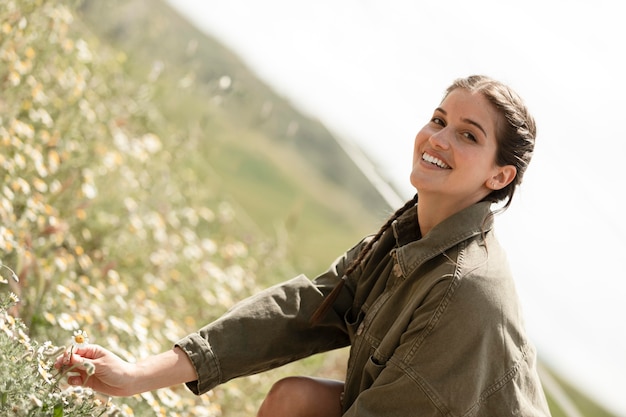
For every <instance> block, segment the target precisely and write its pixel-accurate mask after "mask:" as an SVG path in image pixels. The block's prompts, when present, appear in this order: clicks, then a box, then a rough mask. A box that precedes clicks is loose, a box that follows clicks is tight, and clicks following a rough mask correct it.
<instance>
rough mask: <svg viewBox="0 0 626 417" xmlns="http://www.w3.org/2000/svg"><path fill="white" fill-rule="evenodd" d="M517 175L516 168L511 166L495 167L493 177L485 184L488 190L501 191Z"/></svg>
mask: <svg viewBox="0 0 626 417" xmlns="http://www.w3.org/2000/svg"><path fill="white" fill-rule="evenodd" d="M516 175H517V168H515V167H514V166H513V165H505V166H503V167H496V173H495V175H493V176H491V177H489V178H488V179H487V182H486V184H485V185H486V186H487V188H489V189H490V190H501V189H503V188H504V187H506V186H507V185H509V184H510V183H511V181H513V180H514V179H515V176H516Z"/></svg>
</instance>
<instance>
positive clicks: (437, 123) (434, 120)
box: [430, 117, 446, 126]
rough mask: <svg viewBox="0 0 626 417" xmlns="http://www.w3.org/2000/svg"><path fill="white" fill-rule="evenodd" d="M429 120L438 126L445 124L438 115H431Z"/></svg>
mask: <svg viewBox="0 0 626 417" xmlns="http://www.w3.org/2000/svg"><path fill="white" fill-rule="evenodd" d="M430 121H431V122H432V123H434V124H436V125H439V126H445V125H446V124H445V123H444V121H443V120H441V119H440V118H439V117H433V118H432V119H431V120H430Z"/></svg>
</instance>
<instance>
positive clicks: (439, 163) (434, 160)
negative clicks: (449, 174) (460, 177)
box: [422, 152, 451, 169]
mask: <svg viewBox="0 0 626 417" xmlns="http://www.w3.org/2000/svg"><path fill="white" fill-rule="evenodd" d="M422 160H424V161H426V162H428V163H429V164H433V165H436V166H438V167H439V168H442V169H450V168H451V167H450V165H448V164H446V163H445V162H443V161H442V160H441V159H439V158H435V157H434V156H432V155H429V154H427V153H426V152H424V153H423V154H422Z"/></svg>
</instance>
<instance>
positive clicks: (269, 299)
mask: <svg viewBox="0 0 626 417" xmlns="http://www.w3.org/2000/svg"><path fill="white" fill-rule="evenodd" d="M489 213H490V204H489V203H478V204H475V205H474V206H471V207H469V208H467V209H465V210H463V211H461V212H459V213H457V214H455V215H453V216H451V217H450V218H448V219H446V220H445V221H443V222H442V223H440V224H439V225H437V226H436V227H435V228H433V229H432V230H431V231H430V232H429V233H428V234H427V235H426V236H424V237H423V238H421V237H420V234H419V226H418V222H417V210H409V211H408V212H406V213H405V214H403V215H402V216H401V217H400V218H399V219H398V220H396V221H395V222H394V223H393V225H392V227H391V228H390V229H389V230H388V231H387V232H386V233H385V234H384V235H383V236H382V237H381V239H380V240H379V242H377V244H376V245H375V246H374V248H373V250H372V252H371V254H370V256H369V257H368V258H367V259H366V261H365V262H364V263H363V265H362V267H360V268H359V269H357V271H355V272H354V273H352V274H351V275H350V276H349V277H347V281H346V285H345V287H344V289H343V290H342V292H341V294H340V296H339V298H338V299H337V301H336V302H335V303H334V305H333V308H332V309H331V310H330V311H329V313H328V314H327V315H326V317H325V318H324V319H323V320H322V321H321V322H320V323H319V324H318V325H315V326H313V325H311V324H310V317H311V315H312V314H313V312H314V311H315V310H316V308H317V307H318V306H319V304H320V303H321V301H322V299H323V298H324V296H325V295H327V294H328V293H329V292H330V291H331V290H332V288H333V287H334V286H335V285H336V284H337V282H338V281H339V280H340V279H341V277H342V276H343V271H344V270H345V268H346V267H347V265H348V264H349V263H350V261H351V260H352V259H354V257H355V256H356V255H357V254H358V252H359V250H360V248H361V247H362V245H364V244H365V243H366V242H367V239H365V240H363V241H362V242H360V243H359V244H358V245H356V246H355V247H354V248H352V249H351V250H350V251H348V252H347V253H346V254H345V255H343V256H342V257H340V258H339V259H338V260H337V261H336V262H335V263H334V264H333V265H332V267H331V268H330V269H329V270H328V271H327V272H326V273H324V274H322V275H320V276H319V277H317V278H316V279H315V280H314V281H311V280H309V279H308V278H306V277H304V276H299V277H296V278H294V279H292V280H290V281H287V282H285V283H283V284H280V285H277V286H274V287H272V288H269V289H267V290H266V291H264V292H262V293H260V294H258V295H256V296H253V297H251V298H249V299H247V300H244V301H243V302H241V303H239V304H237V305H235V306H234V307H233V308H232V309H231V310H230V311H229V312H227V313H226V314H225V315H224V316H223V317H221V318H220V319H218V320H217V321H215V322H213V323H211V324H208V325H207V326H205V327H203V328H202V329H200V330H199V331H198V332H197V333H193V334H190V335H188V336H187V337H185V338H183V339H182V340H180V341H179V342H178V343H177V346H179V347H181V348H182V349H183V350H184V351H185V352H186V353H187V355H189V358H190V360H191V361H192V363H193V365H194V367H195V369H196V371H197V374H198V380H197V381H194V382H191V383H189V384H187V385H188V387H189V388H190V389H191V390H192V391H193V392H194V393H196V394H200V393H204V392H206V391H208V390H210V389H212V388H213V387H215V386H216V385H218V384H220V383H223V382H225V381H228V380H230V379H232V378H235V377H239V376H243V375H250V374H254V373H258V372H261V371H264V370H268V369H271V368H275V367H277V366H280V365H282V364H285V363H288V362H291V361H294V360H297V359H300V358H303V357H306V356H309V355H312V354H315V353H319V352H324V351H327V350H330V349H335V348H339V347H343V346H347V345H350V346H351V348H350V358H349V362H348V370H347V376H346V384H345V392H344V396H343V410H344V416H358V417H374V416H376V417H382V416H407V417H408V416H418V417H430V416H433V417H434V416H450V417H451V416H481V417H482V416H498V417H503V416H537V417H539V416H549V415H550V412H549V410H548V406H547V403H546V400H545V397H544V394H543V390H542V387H541V383H540V381H539V378H538V376H537V372H536V354H535V350H534V347H533V346H532V344H531V343H530V342H529V341H528V339H527V337H526V333H525V330H524V325H523V319H522V316H521V313H520V306H519V301H518V298H517V295H516V292H515V287H514V283H513V280H512V277H511V273H510V271H509V269H508V267H507V261H506V257H505V254H504V252H503V251H502V249H501V247H500V245H499V244H498V242H497V241H496V239H495V237H494V235H493V232H492V231H491V227H492V221H491V217H490V216H488V214H489ZM485 219H486V220H485Z"/></svg>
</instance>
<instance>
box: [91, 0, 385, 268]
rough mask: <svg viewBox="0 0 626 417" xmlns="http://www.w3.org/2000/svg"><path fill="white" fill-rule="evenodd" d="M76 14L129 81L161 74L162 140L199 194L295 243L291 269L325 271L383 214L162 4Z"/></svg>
mask: <svg viewBox="0 0 626 417" xmlns="http://www.w3.org/2000/svg"><path fill="white" fill-rule="evenodd" d="M80 11H81V13H82V15H83V16H84V19H85V21H86V22H88V26H89V28H90V30H92V31H93V32H94V34H96V35H97V36H98V37H100V38H101V40H102V41H104V42H110V43H111V44H112V45H113V46H114V47H115V48H119V49H120V50H122V51H125V53H126V54H127V55H128V59H127V61H126V64H125V67H126V69H127V70H128V71H129V72H130V73H132V74H133V75H134V76H135V77H137V78H138V79H142V78H143V79H147V78H148V77H150V74H152V75H153V76H155V75H154V74H155V72H156V71H159V74H158V80H157V81H156V83H155V85H156V86H157V87H156V88H155V90H154V92H153V94H154V95H153V97H152V100H153V101H155V102H158V103H160V104H159V110H160V112H161V114H162V115H163V117H165V118H167V119H168V120H170V121H174V125H175V126H176V127H175V128H174V129H175V130H172V131H170V132H169V133H168V135H167V136H166V137H167V138H168V140H173V141H177V142H178V143H179V144H180V146H181V148H182V149H189V150H190V152H194V153H196V157H195V158H190V159H192V160H193V161H192V163H193V164H194V169H199V170H200V172H202V171H208V172H210V174H208V173H207V183H206V187H207V189H212V190H213V191H214V192H224V193H226V194H228V195H231V196H232V198H233V200H234V201H236V205H237V206H238V207H240V208H241V210H242V212H243V213H245V215H246V216H248V217H249V218H250V220H251V222H252V223H253V224H254V225H255V226H256V227H258V228H260V229H261V230H262V231H263V232H264V233H268V234H270V235H272V234H276V233H278V234H280V235H281V236H287V237H288V239H289V241H290V242H293V243H294V245H296V242H297V246H299V247H293V246H290V248H291V249H292V251H291V252H290V253H291V254H292V255H293V257H294V259H293V261H294V263H295V265H296V266H297V267H301V268H304V269H305V270H306V271H307V272H317V271H319V269H318V268H319V267H318V266H315V267H314V266H313V264H317V265H319V262H325V263H328V262H329V260H331V259H334V256H336V254H338V253H341V252H342V251H343V250H345V249H347V247H348V246H347V245H351V244H353V243H354V241H355V238H356V237H357V236H361V235H363V234H365V233H371V232H373V231H375V228H376V227H377V226H378V224H379V223H380V220H381V219H383V218H385V217H386V216H387V215H388V214H389V213H390V210H391V209H390V207H389V206H388V204H387V203H386V202H385V200H384V199H383V198H382V197H381V196H380V194H379V193H378V192H377V191H376V190H375V189H374V188H373V187H372V186H371V184H370V182H369V181H368V180H367V178H366V177H365V176H364V175H363V174H362V173H361V172H360V170H359V169H358V168H357V167H356V166H355V164H354V163H353V162H352V160H351V159H350V157H349V156H348V155H346V153H345V151H344V150H343V149H342V147H341V146H339V144H338V143H337V140H336V139H335V138H334V137H333V135H332V134H331V133H330V132H329V131H328V130H327V129H326V128H325V127H324V126H323V125H322V124H321V123H320V122H319V121H317V120H315V119H313V118H310V117H307V116H305V115H303V114H301V113H300V112H298V111H297V110H296V109H294V108H293V106H291V105H290V103H289V102H288V101H286V100H285V99H284V98H282V97H279V96H277V95H276V94H275V93H274V92H273V91H272V90H271V89H270V88H269V87H268V86H267V85H265V84H264V83H262V82H261V81H259V80H258V78H257V77H255V76H254V74H252V73H251V72H250V70H249V69H248V68H246V67H245V66H244V65H243V64H242V62H241V61H240V60H239V59H238V58H237V57H236V56H234V55H233V54H232V53H231V52H230V51H228V50H227V49H226V48H224V47H223V46H222V45H220V44H219V43H218V42H216V41H215V40H214V39H211V38H209V37H207V36H205V35H204V34H202V33H201V32H199V31H197V30H196V29H195V28H193V27H192V26H190V25H188V24H187V22H186V21H185V20H183V19H182V18H181V17H180V16H178V15H177V14H175V13H174V12H173V11H171V10H170V9H169V8H168V7H167V5H165V4H163V3H161V2H146V1H141V0H134V1H128V2H124V1H117V2H116V1H107V2H100V1H85V2H83V4H82V7H81V9H80ZM168 85H177V86H178V88H177V89H171V88H168V87H167V86H168ZM209 170H210V171H209ZM305 218H306V220H305ZM325 225H333V229H335V230H334V231H333V230H331V231H330V233H328V230H327V227H326V226H325ZM283 232H284V233H283Z"/></svg>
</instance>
